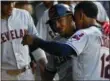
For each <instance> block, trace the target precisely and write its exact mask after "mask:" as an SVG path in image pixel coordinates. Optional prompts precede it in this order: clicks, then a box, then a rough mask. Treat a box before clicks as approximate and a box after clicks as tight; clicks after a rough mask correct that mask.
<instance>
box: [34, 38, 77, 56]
mask: <svg viewBox="0 0 110 81" xmlns="http://www.w3.org/2000/svg"><path fill="white" fill-rule="evenodd" d="M35 41H36V40H35ZM37 41H38V39H37ZM38 47H40V48H41V49H43V50H44V51H46V52H48V53H49V54H53V55H56V56H68V55H72V54H73V55H75V56H77V54H76V52H75V51H74V49H73V48H72V47H70V46H69V45H67V44H65V43H60V42H55V41H44V40H42V39H39V45H38Z"/></svg>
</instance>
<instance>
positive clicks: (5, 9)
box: [1, 1, 15, 16]
mask: <svg viewBox="0 0 110 81" xmlns="http://www.w3.org/2000/svg"><path fill="white" fill-rule="evenodd" d="M14 6H15V2H10V1H3V2H1V7H2V8H1V12H2V15H4V16H10V15H11V14H12V10H13V8H14Z"/></svg>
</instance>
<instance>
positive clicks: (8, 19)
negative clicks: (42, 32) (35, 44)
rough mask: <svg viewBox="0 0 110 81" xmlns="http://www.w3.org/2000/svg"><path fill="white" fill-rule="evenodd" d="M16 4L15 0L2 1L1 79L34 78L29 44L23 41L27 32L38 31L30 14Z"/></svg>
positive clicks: (34, 32) (33, 32) (34, 33)
mask: <svg viewBox="0 0 110 81" xmlns="http://www.w3.org/2000/svg"><path fill="white" fill-rule="evenodd" d="M14 6H15V2H13V1H1V7H2V8H1V28H0V29H1V32H0V34H1V40H0V41H1V50H2V51H1V57H2V59H1V63H2V66H1V70H2V72H1V79H2V80H34V76H33V74H32V71H31V68H30V62H31V60H30V56H29V50H28V46H23V45H22V44H21V41H22V38H23V36H24V35H25V34H27V33H29V34H33V35H37V36H38V33H37V31H36V29H35V26H34V23H33V20H32V18H31V16H30V14H29V13H28V12H27V11H25V10H21V9H17V8H14Z"/></svg>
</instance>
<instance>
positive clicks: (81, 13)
mask: <svg viewBox="0 0 110 81" xmlns="http://www.w3.org/2000/svg"><path fill="white" fill-rule="evenodd" d="M79 18H80V20H81V21H82V20H83V19H84V14H83V12H82V10H81V11H80V12H79Z"/></svg>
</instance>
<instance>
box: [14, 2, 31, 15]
mask: <svg viewBox="0 0 110 81" xmlns="http://www.w3.org/2000/svg"><path fill="white" fill-rule="evenodd" d="M15 7H16V8H20V9H25V10H27V11H28V12H29V13H30V14H31V15H32V14H33V8H32V4H31V2H29V1H18V2H16V5H15Z"/></svg>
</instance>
